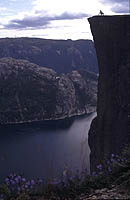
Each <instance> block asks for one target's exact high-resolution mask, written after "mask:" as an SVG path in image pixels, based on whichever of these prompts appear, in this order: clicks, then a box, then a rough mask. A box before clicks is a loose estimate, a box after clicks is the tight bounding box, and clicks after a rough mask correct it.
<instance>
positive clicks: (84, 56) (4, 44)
mask: <svg viewBox="0 0 130 200" xmlns="http://www.w3.org/2000/svg"><path fill="white" fill-rule="evenodd" d="M4 57H12V58H16V59H25V60H28V61H30V62H32V63H35V64H38V65H40V66H46V67H47V68H52V69H53V70H55V71H56V72H58V73H66V72H71V71H72V70H79V69H85V70H89V71H92V72H95V73H97V72H98V67H97V57H96V53H95V48H94V45H93V42H92V41H91V40H77V41H72V40H47V39H38V38H0V58H4Z"/></svg>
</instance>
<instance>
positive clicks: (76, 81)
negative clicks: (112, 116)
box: [0, 58, 97, 124]
mask: <svg viewBox="0 0 130 200" xmlns="http://www.w3.org/2000/svg"><path fill="white" fill-rule="evenodd" d="M96 87H97V76H96V75H95V74H93V73H90V72H88V71H79V72H78V71H72V72H71V73H68V74H61V75H57V73H56V72H55V71H53V70H52V69H48V68H45V67H40V66H38V65H36V64H33V63H30V62H29V61H26V60H18V59H13V58H2V59H0V124H9V123H23V122H32V121H42V120H51V119H54V120H55V119H62V118H65V117H70V116H74V115H78V114H84V113H90V112H92V111H94V110H95V106H96ZM90 88H91V89H90ZM93 92H94V95H93ZM81 102H82V103H81Z"/></svg>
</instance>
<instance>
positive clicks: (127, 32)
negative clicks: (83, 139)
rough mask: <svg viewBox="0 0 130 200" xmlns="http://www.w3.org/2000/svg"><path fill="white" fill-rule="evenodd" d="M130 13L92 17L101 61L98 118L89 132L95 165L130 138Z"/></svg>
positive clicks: (117, 149)
mask: <svg viewBox="0 0 130 200" xmlns="http://www.w3.org/2000/svg"><path fill="white" fill-rule="evenodd" d="M129 21H130V16H129V15H126V16H94V17H92V18H89V23H90V26H91V31H92V34H93V38H94V42H95V47H96V52H97V57H98V63H99V82H98V103H97V118H96V119H94V121H93V122H92V125H91V129H90V132H89V145H90V148H91V169H93V168H94V166H96V165H97V164H98V163H100V162H101V161H102V160H103V159H104V158H108V157H109V156H110V154H111V153H115V154H119V153H120V151H121V149H122V147H123V145H124V144H125V143H129V142H130V137H129V135H130V23H129Z"/></svg>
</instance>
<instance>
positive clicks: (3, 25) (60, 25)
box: [0, 0, 130, 40]
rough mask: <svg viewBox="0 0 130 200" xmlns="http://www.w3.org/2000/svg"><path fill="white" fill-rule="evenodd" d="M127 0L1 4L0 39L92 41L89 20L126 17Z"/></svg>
mask: <svg viewBox="0 0 130 200" xmlns="http://www.w3.org/2000/svg"><path fill="white" fill-rule="evenodd" d="M129 1H130V0H0V37H1V38H3V37H38V38H47V39H72V40H77V39H92V35H91V31H90V26H89V23H88V21H87V18H88V17H91V16H93V15H98V14H99V11H100V10H102V11H103V12H104V14H105V15H116V14H128V13H129Z"/></svg>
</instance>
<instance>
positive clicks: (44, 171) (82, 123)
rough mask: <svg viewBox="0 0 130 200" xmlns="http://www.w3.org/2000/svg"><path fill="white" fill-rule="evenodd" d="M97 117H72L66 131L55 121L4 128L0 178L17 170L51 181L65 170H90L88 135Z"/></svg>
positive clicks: (0, 153) (0, 132)
mask: <svg viewBox="0 0 130 200" xmlns="http://www.w3.org/2000/svg"><path fill="white" fill-rule="evenodd" d="M95 115H96V114H95V113H93V114H91V115H89V116H83V117H76V118H73V119H72V120H71V121H70V122H71V123H70V122H67V124H68V126H65V122H64V123H63V124H62V125H64V128H63V126H59V125H58V124H57V125H56V124H53V123H54V122H52V123H50V124H30V125H27V124H26V125H17V126H8V127H6V128H4V129H3V128H1V130H0V177H1V178H4V177H5V176H7V175H8V174H9V173H10V172H12V171H14V172H16V173H21V172H22V173H24V175H25V176H26V177H28V178H31V177H33V178H37V177H45V178H52V177H57V176H59V175H60V174H61V173H62V171H63V169H64V168H69V169H72V170H75V169H76V168H79V170H82V169H83V168H87V169H89V153H90V150H89V146H88V134H87V133H88V130H89V127H90V123H91V120H92V119H93V118H94V116H95ZM52 124H53V125H54V126H53V125H52ZM60 125H61V122H60ZM58 127H60V128H58Z"/></svg>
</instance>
